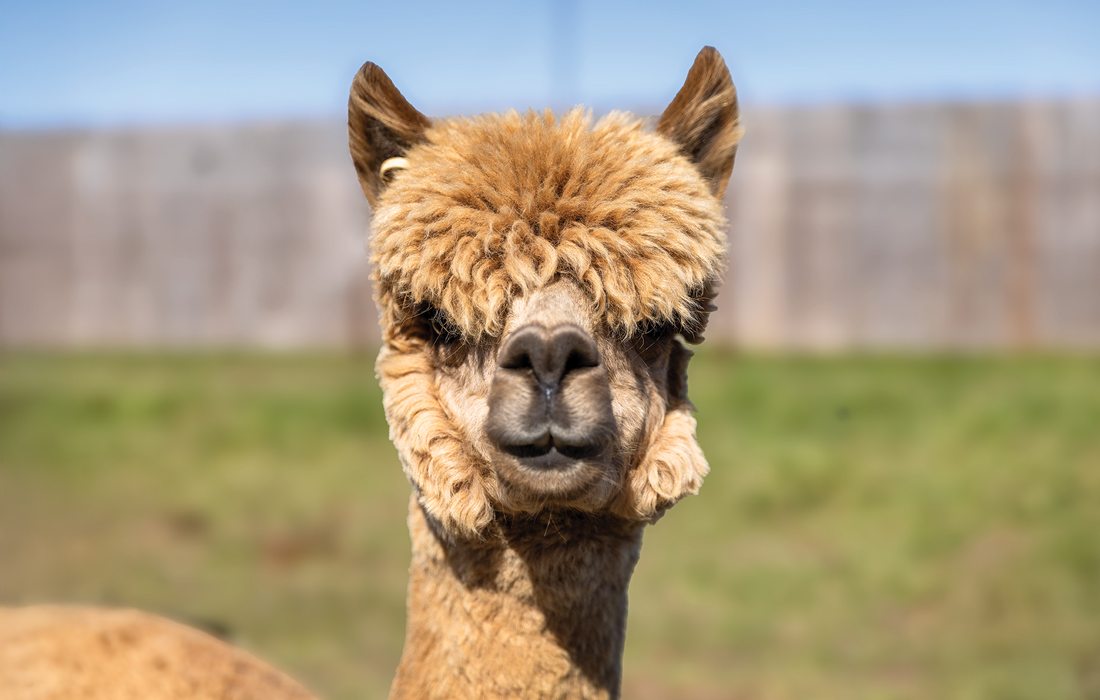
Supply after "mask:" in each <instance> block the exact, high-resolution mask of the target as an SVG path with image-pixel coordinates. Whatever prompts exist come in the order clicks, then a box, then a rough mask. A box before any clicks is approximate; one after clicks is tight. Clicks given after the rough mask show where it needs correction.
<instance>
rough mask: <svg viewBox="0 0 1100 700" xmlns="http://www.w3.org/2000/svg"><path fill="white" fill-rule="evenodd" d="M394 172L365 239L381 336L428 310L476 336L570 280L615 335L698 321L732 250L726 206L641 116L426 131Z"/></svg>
mask: <svg viewBox="0 0 1100 700" xmlns="http://www.w3.org/2000/svg"><path fill="white" fill-rule="evenodd" d="M407 160H408V166H407V168H404V169H402V170H400V171H397V172H395V173H394V174H393V175H392V181H391V182H390V183H389V184H388V186H387V190H386V194H385V197H383V198H382V199H381V201H380V203H379V206H377V208H376V211H375V215H374V222H373V229H374V235H373V240H372V244H371V251H372V260H373V263H374V271H375V272H374V274H375V276H376V281H377V285H378V293H379V300H380V302H381V306H382V323H383V326H384V330H385V331H387V333H386V334H387V336H389V335H390V332H392V331H393V330H394V329H395V327H396V326H398V325H399V324H400V323H401V322H402V320H403V319H404V318H405V317H407V316H408V314H409V313H410V312H411V311H412V310H413V309H415V308H416V307H418V306H419V305H422V304H430V305H432V306H434V307H435V308H437V309H438V310H439V311H441V312H442V315H443V321H444V322H445V323H448V324H450V325H451V326H453V330H454V331H456V332H458V333H460V334H462V335H463V336H464V337H466V338H468V339H471V340H479V339H482V338H485V337H496V336H499V335H500V334H501V332H502V330H503V325H504V320H505V314H506V312H507V309H508V307H509V305H510V304H511V303H512V301H513V300H514V299H516V298H517V297H519V296H524V295H526V294H528V293H530V292H531V291H533V290H535V289H537V288H538V287H541V286H542V285H544V284H546V283H547V282H548V281H549V280H551V279H552V278H554V277H555V276H567V277H570V278H572V279H574V280H576V281H577V282H578V283H579V285H580V287H581V288H582V289H584V290H585V292H586V293H587V295H588V297H589V298H590V300H591V303H592V305H593V307H594V309H595V310H596V311H597V312H598V313H599V314H600V315H601V316H602V317H603V318H605V319H607V324H608V330H609V331H610V332H613V333H616V334H619V335H621V336H623V337H628V336H630V335H632V334H633V333H635V332H636V331H637V330H638V329H639V328H642V327H645V326H646V325H647V324H659V323H673V324H678V325H686V326H691V325H692V324H693V323H695V322H696V318H695V316H696V315H697V314H698V312H699V303H698V300H699V298H700V296H701V295H704V294H706V292H707V289H708V288H709V286H710V285H711V284H713V283H714V282H715V281H716V280H717V278H718V277H719V275H720V273H721V270H722V265H723V262H724V254H725V247H726V242H725V235H724V233H723V227H724V223H725V222H724V219H723V215H722V210H721V205H720V203H719V200H718V199H717V198H716V197H714V196H713V194H712V193H711V191H710V190H709V189H708V183H707V181H706V179H705V178H704V177H701V176H700V172H699V170H698V169H697V168H696V167H695V166H694V165H693V164H692V163H691V162H689V161H688V159H687V158H686V157H685V156H684V155H682V154H681V151H680V149H678V148H677V146H676V144H674V143H673V142H672V141H670V140H668V139H666V138H664V137H662V136H660V135H658V134H655V133H652V132H649V131H646V130H645V129H644V127H643V123H642V121H641V120H639V119H638V118H636V117H633V116H631V115H627V114H623V113H611V114H609V115H608V116H606V117H604V118H602V119H600V120H599V121H596V122H595V123H593V120H592V117H591V115H590V114H589V113H587V112H585V111H583V110H580V109H575V110H573V111H571V112H569V113H567V114H565V115H564V116H562V117H561V118H555V116H554V115H553V114H552V113H550V112H545V113H543V114H537V113H534V112H528V113H526V114H518V113H516V112H509V113H506V114H502V115H486V116H481V117H477V118H473V119H457V120H445V121H440V122H436V123H434V124H432V125H431V126H430V127H428V128H427V130H426V131H425V132H424V134H423V140H422V141H420V142H419V143H418V144H416V145H415V146H413V147H412V148H411V149H410V150H409V151H408V153H407Z"/></svg>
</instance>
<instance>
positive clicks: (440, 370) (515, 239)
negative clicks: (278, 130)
mask: <svg viewBox="0 0 1100 700" xmlns="http://www.w3.org/2000/svg"><path fill="white" fill-rule="evenodd" d="M349 133H350V139H351V150H352V156H353V161H354V162H355V166H356V170H357V171H358V172H359V175H360V183H361V184H362V186H363V190H364V193H365V194H366V195H367V197H368V199H369V200H370V201H371V204H372V206H373V208H374V218H373V223H372V229H373V231H372V241H371V260H372V263H373V265H374V269H373V275H374V279H375V285H376V290H377V297H378V302H379V306H380V312H381V324H382V330H383V341H384V347H383V350H382V353H381V354H380V356H379V361H378V374H379V378H380V381H381V383H382V387H383V392H384V397H385V405H386V411H387V417H388V419H389V421H390V426H391V436H392V438H393V440H394V443H395V445H396V446H397V448H398V452H399V454H400V456H401V459H402V463H403V465H404V468H405V470H406V473H407V474H408V475H409V478H410V480H411V481H412V483H413V485H414V487H415V489H416V491H417V494H418V498H419V500H420V503H421V504H422V505H423V507H424V509H425V510H426V511H427V512H428V514H429V515H431V516H433V517H434V518H436V519H437V520H438V522H439V523H440V524H441V526H442V527H443V528H444V529H446V530H449V531H453V532H455V533H456V534H462V533H465V534H473V533H476V532H477V531H478V530H479V529H480V528H482V527H484V526H485V525H486V524H488V522H490V521H491V520H492V519H493V517H495V514H496V513H499V512H536V511H539V510H541V509H544V508H559V507H569V508H575V509H580V510H585V511H590V512H613V513H615V514H618V515H620V516H623V517H628V518H636V519H652V518H654V517H656V516H657V515H659V514H660V513H661V512H662V511H663V510H664V509H665V508H667V507H668V506H669V505H671V504H672V503H674V502H675V501H676V500H678V499H679V498H680V497H682V496H683V495H685V494H687V493H693V492H694V491H695V490H696V489H697V488H698V486H699V484H700V482H701V479H702V477H703V475H704V474H705V473H706V469H707V466H706V461H705V459H704V458H703V456H702V453H701V451H700V450H699V447H698V445H697V444H696V441H695V436H694V427H695V421H694V417H693V416H692V414H691V406H690V404H689V403H688V400H687V395H686V380H685V368H686V364H687V360H688V358H689V357H690V353H689V352H688V351H687V350H686V349H685V348H684V345H683V342H684V341H687V342H698V341H699V340H701V332H702V330H703V328H704V327H705V325H706V318H707V313H708V312H709V310H710V308H711V307H710V301H711V299H712V298H713V295H714V291H713V290H714V286H715V284H716V282H717V279H718V278H719V276H720V274H721V272H722V267H723V262H724V255H725V236H724V233H723V227H724V223H725V222H724V219H723V216H722V211H721V205H720V195H721V193H722V192H723V190H724V188H725V184H726V182H727V180H728V177H729V173H730V169H731V168H732V165H733V156H734V152H735V149H736V144H737V140H738V138H739V135H740V129H739V127H738V122H737V105H736V96H735V94H734V92H733V84H732V82H731V81H730V79H729V73H728V71H727V70H726V68H725V64H724V63H722V60H721V58H720V57H719V56H718V54H717V52H715V51H713V49H710V50H707V49H704V51H703V52H701V53H700V55H699V58H697V59H696V63H695V65H694V66H693V67H692V69H691V72H690V73H689V75H688V80H687V82H686V83H685V85H684V87H683V88H682V89H681V91H680V93H679V94H678V95H677V96H676V99H675V100H673V102H672V104H671V105H670V106H669V108H668V109H667V110H666V112H665V113H664V115H663V116H662V117H661V120H660V122H659V124H658V127H657V131H656V132H652V131H649V130H647V129H646V128H645V126H644V124H643V123H642V121H641V120H638V119H636V118H634V117H630V116H629V115H624V114H614V113H613V114H611V115H609V116H607V117H605V118H603V119H601V120H600V121H598V122H596V123H593V122H592V119H591V117H590V116H589V115H587V114H586V113H584V112H583V111H580V110H574V111H573V112H570V113H568V114H566V115H565V116H564V117H562V118H560V119H559V118H556V117H554V116H553V115H550V114H548V113H547V114H544V115H539V114H534V113H528V114H526V115H519V114H516V113H514V112H512V113H508V114H504V115H487V116H483V117H479V118H476V119H466V120H458V119H456V120H446V121H440V122H436V123H432V122H430V121H429V120H428V119H427V118H426V117H424V116H423V115H421V114H420V113H419V112H417V111H416V110H415V109H413V108H412V107H411V106H410V105H409V104H408V103H407V102H406V101H405V100H404V98H403V97H402V96H401V95H400V93H399V92H397V90H396V88H394V87H393V84H392V83H390V82H389V79H388V78H387V77H386V76H385V74H384V73H382V72H381V70H379V69H378V68H377V66H373V64H368V65H367V66H365V67H364V69H363V71H361V72H360V74H359V75H358V76H357V78H356V81H355V83H354V84H353V86H352V97H351V102H350V106H349ZM395 158H396V159H399V160H396V161H395V160H393V159H395ZM394 164H398V165H399V166H400V167H399V168H398V169H396V170H394V169H393V168H392V167H391V166H393V165H394Z"/></svg>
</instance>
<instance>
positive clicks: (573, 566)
mask: <svg viewBox="0 0 1100 700" xmlns="http://www.w3.org/2000/svg"><path fill="white" fill-rule="evenodd" d="M348 126H349V145H350V150H351V154H352V160H353V162H354V165H355V169H356V172H357V173H358V176H359V180H360V184H361V186H362V188H363V192H364V194H365V195H366V197H367V199H368V200H369V201H370V203H371V205H372V206H373V207H374V221H373V230H374V238H373V241H372V245H371V257H372V260H373V262H374V276H375V283H376V292H377V298H378V302H379V308H380V311H381V315H380V320H381V325H382V337H383V348H382V350H381V353H380V355H379V358H378V363H377V372H378V377H379V380H380V383H381V385H382V389H383V400H384V404H385V410H386V415H387V418H388V420H389V423H390V432H391V438H392V440H393V442H394V444H395V446H396V447H397V451H398V454H399V456H400V458H401V462H402V465H403V467H404V469H405V472H406V474H407V475H408V477H409V479H410V481H411V482H412V485H413V492H414V493H413V497H412V500H411V503H410V511H409V528H410V532H411V535H412V544H413V559H412V567H411V570H410V581H409V618H408V628H407V631H406V644H405V652H404V654H403V656H402V660H401V664H400V666H399V668H398V671H397V675H396V678H395V680H394V685H393V688H392V690H391V695H392V697H394V698H417V699H419V698H460V699H461V698H487V697H532V698H614V697H618V694H619V684H620V678H621V665H622V649H623V642H624V636H625V622H626V589H627V584H628V582H629V579H630V575H631V572H632V571H633V568H634V565H635V563H636V561H637V558H638V553H639V551H640V546H641V532H642V529H643V528H644V526H645V524H646V523H647V522H652V521H653V520H655V519H656V518H657V517H659V516H660V514H661V513H662V512H663V511H664V510H665V509H667V508H668V507H670V506H671V505H673V504H674V503H675V502H676V501H677V500H679V499H680V498H682V497H683V496H685V495H687V494H691V493H695V492H696V491H697V490H698V488H699V486H700V484H701V482H702V479H703V477H704V476H705V474H706V472H707V463H706V460H705V458H704V457H703V454H702V451H701V450H700V449H699V446H698V444H697V442H696V440H695V418H694V416H693V415H692V407H691V404H690V402H689V401H688V397H687V382H686V366H687V362H688V359H689V358H690V352H688V350H687V349H686V348H685V347H684V346H683V344H682V343H681V342H680V340H679V339H678V336H679V337H682V338H683V339H684V340H687V341H689V342H697V341H698V340H700V339H701V333H702V330H703V328H704V326H705V324H706V318H707V313H708V312H709V311H710V309H711V307H710V301H711V299H712V298H713V296H714V289H715V286H716V283H717V280H718V277H719V275H720V273H721V270H722V267H723V263H724V254H725V253H724V251H725V237H724V234H723V231H722V227H723V226H724V219H723V216H722V212H721V206H720V197H721V194H722V192H723V191H724V189H725V186H726V182H727V181H728V178H729V174H730V169H731V168H732V166H733V159H734V154H735V151H736V146H737V142H738V139H739V138H740V133H741V132H740V127H739V125H738V112H737V100H736V94H735V92H734V89H733V83H732V81H731V80H730V78H729V73H728V71H727V70H726V67H725V64H724V63H723V62H722V59H721V57H720V56H719V55H718V53H717V51H714V50H713V49H710V48H706V49H704V50H703V51H702V52H700V54H699V56H698V58H697V59H696V61H695V64H694V65H693V66H692V68H691V70H690V72H689V74H688V78H687V80H686V82H685V84H684V87H683V88H682V89H681V90H680V92H679V94H678V95H677V96H676V98H675V99H674V100H673V102H672V104H671V105H670V106H669V108H668V110H666V112H665V113H664V115H663V116H662V117H661V119H660V121H659V122H658V125H657V131H656V132H650V131H647V130H646V129H645V128H644V127H643V124H642V122H641V120H639V119H636V118H634V117H631V116H629V115H625V114H618V113H616V114H611V115H609V116H607V117H605V118H603V119H601V120H599V121H596V122H593V120H592V118H591V117H590V116H589V115H587V114H586V113H585V112H583V111H580V110H574V111H572V112H569V113H568V114H566V115H564V116H563V117H561V118H557V117H554V116H552V115H550V114H549V113H546V114H535V113H528V114H524V115H521V114H517V113H514V112H512V113H508V114H505V115H490V116H483V117H478V118H474V119H465V120H463V119H454V120H445V121H440V122H436V123H433V122H431V121H430V120H428V119H427V118H426V117H425V116H424V115H422V114H421V113H420V112H418V111H417V110H416V109H415V108H413V107H412V106H411V105H410V104H409V103H408V102H407V101H406V100H405V99H404V97H402V96H401V93H400V92H398V90H397V89H396V87H394V85H393V83H392V82H391V81H390V80H389V78H388V77H387V76H386V75H385V73H383V72H382V71H381V69H379V68H378V67H377V66H375V65H374V64H369V63H368V64H367V65H365V66H364V67H363V69H362V70H361V71H360V72H359V74H358V75H357V76H356V78H355V80H354V82H353V85H352V91H351V97H350V100H349V109H348ZM392 158H403V159H404V161H402V162H401V163H400V165H401V166H402V167H401V168H400V169H396V170H390V171H389V172H388V173H386V174H385V175H383V173H382V172H381V168H382V164H383V163H384V162H386V161H387V160H389V159H392ZM390 164H391V165H392V164H393V161H390ZM563 324H568V325H569V326H570V327H571V328H573V329H574V331H570V332H576V333H581V334H584V336H585V337H586V338H590V339H592V343H593V344H594V345H593V346H594V347H595V348H596V349H597V350H598V355H599V362H598V366H595V365H592V366H588V367H587V373H586V374H584V373H579V372H578V373H576V374H574V376H572V377H566V378H565V379H562V383H561V386H560V394H561V396H560V397H559V398H557V399H555V401H557V402H558V403H555V404H554V405H555V406H557V407H558V408H560V409H561V410H562V411H564V412H565V413H566V414H567V418H568V419H569V420H570V421H574V422H577V421H579V422H581V423H584V424H587V425H593V424H596V423H597V422H598V423H599V424H600V426H601V428H600V430H599V431H598V432H599V433H600V435H604V433H606V435H605V436H603V437H601V438H600V439H601V440H603V441H604V442H605V443H606V444H604V445H602V447H604V448H606V449H602V450H601V451H600V452H599V453H598V454H597V453H593V455H592V456H589V457H584V458H576V459H575V460H574V461H575V462H576V463H575V464H573V465H572V467H571V468H570V470H567V471H568V474H570V475H571V476H568V477H563V476H562V475H560V474H557V475H556V474H554V473H552V472H549V471H538V470H534V471H533V470H532V469H531V468H530V467H529V465H527V466H525V463H524V462H522V460H521V459H520V458H519V457H516V456H513V455H509V454H505V453H503V452H502V451H501V450H500V449H498V448H497V447H495V446H494V444H493V442H492V440H490V439H488V438H487V431H486V423H487V415H488V412H489V404H490V395H491V394H492V388H493V387H494V386H495V387H496V388H497V393H498V404H499V403H500V401H502V399H500V397H499V394H500V393H501V392H514V391H518V390H520V389H517V388H516V387H520V388H521V389H522V387H523V378H522V377H520V378H519V379H516V377H513V379H514V380H515V381H516V382H518V383H513V384H507V383H505V382H496V383H494V381H495V379H496V375H497V372H498V369H499V368H498V362H497V355H498V352H499V350H500V348H501V346H502V343H503V342H504V341H505V340H506V339H507V338H508V337H509V334H511V333H512V332H513V331H515V330H516V329H517V328H526V329H531V328H541V329H543V330H545V331H546V333H550V332H551V330H553V329H555V328H561V327H562V326H563ZM517 335H518V334H517ZM579 374H584V377H585V378H582V379H577V375H579ZM518 376H519V375H517V377H518ZM540 386H541V385H540ZM513 398H514V397H513ZM521 404H522V402H521ZM516 406H520V408H516ZM498 408H499V406H498ZM522 413H523V411H522V406H521V405H520V404H516V405H515V406H513V407H512V408H510V409H508V410H507V411H505V412H504V413H502V414H498V417H499V416H500V415H503V416H505V419H507V416H520V415H521V414H522ZM517 420H518V418H517ZM604 426H606V430H604ZM498 427H499V426H498ZM559 482H560V483H562V484H566V487H563V488H565V490H561V489H558V488H556V487H555V486H554V484H555V483H559ZM0 697H2V698H5V699H7V698H12V699H13V700H53V699H54V698H74V699H76V700H97V699H99V698H103V699H104V700H105V699H106V698H113V699H122V700H126V699H128V698H142V699H149V700H182V699H183V698H200V697H201V698H241V699H242V700H244V699H248V698H264V699H265V700H266V699H270V700H297V699H299V698H309V697H312V696H310V695H309V694H308V692H307V691H306V690H304V689H303V688H301V687H300V686H298V685H297V684H296V683H294V681H292V680H290V679H289V678H287V677H286V676H284V675H282V674H280V673H279V672H278V671H275V670H273V669H271V668H270V667H268V666H266V665H265V664H263V662H261V661H259V660H257V659H254V658H253V657H250V656H248V655H247V654H245V653H244V652H241V651H238V650H235V649H232V648H231V647H229V646H227V645H225V644H223V643H221V642H219V641H217V640H215V639H213V638H211V637H209V636H207V635H204V634H202V633H200V632H197V631H195V630H190V629H188V628H185V627H182V626H180V625H177V624H176V623H172V622H169V621H167V620H163V619H161V618H156V617H153V616H149V615H145V614H143V613H137V612H134V611H111V610H95V609H84V608H50V607H31V608H24V609H17V610H7V609H0Z"/></svg>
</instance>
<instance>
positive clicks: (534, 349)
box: [497, 329, 545, 370]
mask: <svg viewBox="0 0 1100 700" xmlns="http://www.w3.org/2000/svg"><path fill="white" fill-rule="evenodd" d="M544 345H545V343H544V341H543V339H542V338H541V337H540V335H539V333H538V332H537V331H536V330H535V329H526V330H522V331H518V332H517V333H516V335H514V336H512V338H511V340H509V341H508V342H507V343H506V344H505V346H504V349H503V350H501V353H500V358H499V359H498V360H497V364H498V365H499V366H500V367H501V368H502V369H516V370H524V369H530V370H534V369H536V365H537V364H538V362H539V361H540V359H541V357H542V355H543V354H544V347H543V346H544Z"/></svg>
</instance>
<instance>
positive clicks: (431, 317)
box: [423, 304, 462, 345]
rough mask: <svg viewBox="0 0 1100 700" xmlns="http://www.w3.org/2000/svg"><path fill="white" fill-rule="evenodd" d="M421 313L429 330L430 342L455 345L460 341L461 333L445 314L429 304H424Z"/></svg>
mask: <svg viewBox="0 0 1100 700" xmlns="http://www.w3.org/2000/svg"><path fill="white" fill-rule="evenodd" d="M425 307H426V308H425V310H424V311H423V315H424V318H425V320H426V321H427V323H428V327H429V329H430V331H431V339H432V343H434V344H436V345H457V344H458V343H459V342H461V341H462V335H461V334H460V333H459V332H458V329H457V328H455V327H454V324H453V323H451V320H450V318H448V316H447V314H446V313H444V312H443V311H441V310H440V309H438V308H436V307H435V306H432V305H431V304H426V305H425Z"/></svg>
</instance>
